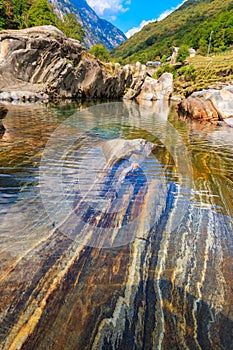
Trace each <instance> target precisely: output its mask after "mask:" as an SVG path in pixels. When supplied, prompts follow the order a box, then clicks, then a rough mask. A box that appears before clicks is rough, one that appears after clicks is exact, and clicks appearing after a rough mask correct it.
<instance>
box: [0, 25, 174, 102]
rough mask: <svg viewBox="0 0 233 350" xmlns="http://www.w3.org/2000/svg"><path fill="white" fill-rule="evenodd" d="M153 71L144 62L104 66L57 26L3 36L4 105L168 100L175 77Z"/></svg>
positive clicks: (0, 80)
mask: <svg viewBox="0 0 233 350" xmlns="http://www.w3.org/2000/svg"><path fill="white" fill-rule="evenodd" d="M150 73H151V72H149V69H147V67H146V66H143V65H141V64H136V66H129V65H126V66H124V67H122V66H120V65H119V64H113V63H103V62H101V61H99V60H97V59H96V58H95V57H94V56H92V55H90V54H89V53H88V52H87V50H86V49H85V48H84V47H83V46H82V45H81V44H80V43H79V41H77V40H74V39H70V38H68V37H66V36H65V35H64V34H63V33H62V32H61V31H60V30H58V29H57V28H56V27H53V26H40V27H33V28H27V29H22V30H3V31H1V32H0V101H8V102H11V101H23V102H35V101H38V100H43V101H46V100H53V99H65V98H69V99H89V100H92V99H111V100H112V99H119V98H122V97H123V96H124V95H125V98H126V99H136V98H138V99H139V100H140V99H146V100H148V99H149V100H157V99H161V98H163V97H169V96H170V94H171V93H172V75H171V74H169V73H166V74H165V75H164V76H163V77H161V78H160V79H159V80H156V79H153V78H152V77H151V74H150Z"/></svg>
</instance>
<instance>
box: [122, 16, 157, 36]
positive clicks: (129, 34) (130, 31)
mask: <svg viewBox="0 0 233 350" xmlns="http://www.w3.org/2000/svg"><path fill="white" fill-rule="evenodd" d="M155 21H156V19H150V20H149V21H145V20H143V21H142V22H141V23H140V24H139V26H138V27H133V28H131V29H129V30H128V32H126V33H125V35H126V37H127V38H130V37H131V36H132V35H134V34H135V33H137V32H139V30H141V29H142V28H143V27H144V26H145V25H147V24H148V23H151V22H155Z"/></svg>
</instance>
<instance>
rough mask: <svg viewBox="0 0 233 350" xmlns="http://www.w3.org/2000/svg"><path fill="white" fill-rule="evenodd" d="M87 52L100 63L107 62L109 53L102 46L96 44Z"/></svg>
mask: <svg viewBox="0 0 233 350" xmlns="http://www.w3.org/2000/svg"><path fill="white" fill-rule="evenodd" d="M89 52H90V54H92V55H94V56H95V57H96V58H98V59H100V60H101V61H108V60H109V52H108V50H107V49H106V47H105V46H104V45H103V44H96V45H94V46H92V48H91V49H90V50H89Z"/></svg>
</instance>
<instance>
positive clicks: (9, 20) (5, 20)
mask: <svg viewBox="0 0 233 350" xmlns="http://www.w3.org/2000/svg"><path fill="white" fill-rule="evenodd" d="M29 7H30V1H29V0H0V29H6V28H11V29H18V28H24V27H25V26H26V22H25V20H26V14H27V11H28V9H29Z"/></svg>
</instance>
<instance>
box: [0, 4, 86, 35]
mask: <svg viewBox="0 0 233 350" xmlns="http://www.w3.org/2000/svg"><path fill="white" fill-rule="evenodd" d="M49 24H52V25H55V26H56V27H58V28H59V29H60V30H62V31H63V32H64V33H65V34H66V35H67V36H68V37H70V38H74V39H77V40H79V41H82V40H83V38H84V36H85V31H84V30H83V29H82V26H81V24H80V23H79V22H78V21H77V19H76V16H75V15H74V14H71V13H69V14H67V15H64V16H63V20H60V19H59V18H58V17H57V16H56V14H55V13H54V12H53V7H52V6H51V5H50V4H49V3H48V1H47V0H34V1H33V0H0V30H1V29H20V28H25V27H33V26H39V25H49Z"/></svg>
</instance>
